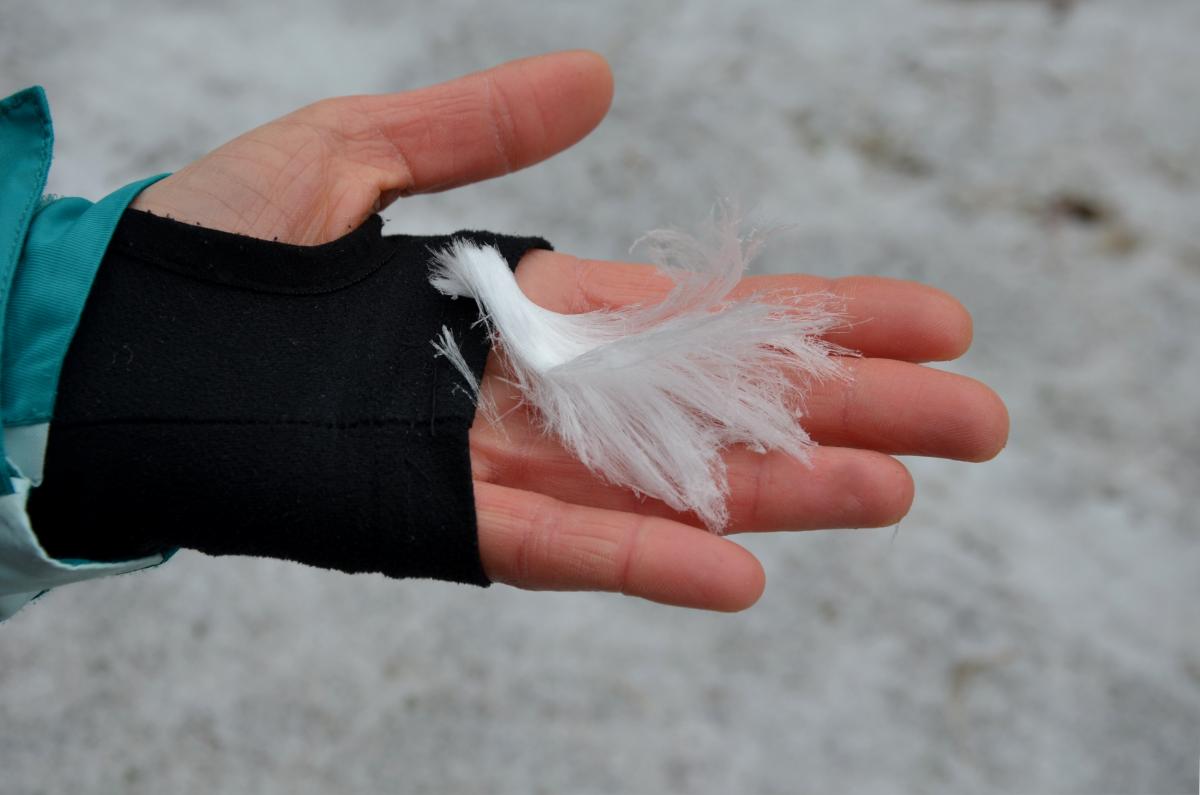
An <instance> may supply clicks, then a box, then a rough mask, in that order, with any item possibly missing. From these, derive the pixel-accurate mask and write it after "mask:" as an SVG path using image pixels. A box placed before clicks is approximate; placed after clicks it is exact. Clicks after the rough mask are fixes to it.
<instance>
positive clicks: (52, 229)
mask: <svg viewBox="0 0 1200 795" xmlns="http://www.w3.org/2000/svg"><path fill="white" fill-rule="evenodd" d="M53 147H54V133H53V126H52V124H51V119H50V109H49V106H48V104H47V102H46V96H45V93H44V92H43V91H42V89H41V88H40V87H38V86H34V87H32V88H28V89H25V90H24V91H21V92H18V93H17V94H14V95H12V96H10V97H7V98H5V99H3V100H0V163H2V164H3V167H2V168H0V424H2V425H3V434H0V463H3V464H4V465H5V467H6V471H0V621H2V620H4V619H6V618H8V617H9V616H11V615H12V614H13V613H14V612H16V611H17V610H18V609H19V608H20V607H21V606H22V605H24V604H25V603H26V602H28V601H30V600H31V599H33V598H35V597H36V596H38V595H40V594H41V593H43V592H44V591H46V590H48V589H49V588H52V587H54V586H56V585H62V584H64V583H68V582H76V581H79V580H84V579H90V578H92V577H99V576H104V575H110V574H120V573H123V572H126V571H133V570H135V569H140V568H145V567H147V566H153V565H156V564H158V563H161V562H163V560H165V559H166V557H169V555H166V556H164V555H155V556H153V557H151V558H141V559H138V560H132V561H126V562H120V563H91V562H88V561H62V560H55V559H53V558H51V557H49V556H48V555H46V553H45V551H44V550H43V549H42V547H41V545H40V544H39V543H38V540H37V537H36V535H35V534H34V533H33V530H32V528H31V527H30V523H29V517H28V515H27V514H26V511H25V503H26V497H27V495H28V492H29V489H30V488H31V487H33V486H35V485H37V484H38V483H39V482H40V481H41V469H42V461H43V459H44V456H45V450H46V431H47V428H48V423H49V421H50V418H51V414H52V411H53V408H54V400H55V396H56V392H57V388H58V379H59V373H60V371H61V368H62V363H63V360H64V358H65V357H66V352H67V347H68V346H69V345H70V342H71V339H72V337H73V335H74V333H75V330H76V327H77V326H78V323H79V318H80V315H81V314H82V311H83V306H84V303H85V301H86V300H87V296H88V292H89V291H90V289H91V286H92V281H93V278H94V277H95V274H96V270H97V269H98V268H99V266H100V261H101V260H102V259H103V257H104V253H105V250H106V249H107V247H108V244H109V240H110V239H111V237H112V234H113V231H114V230H115V229H116V226H117V222H118V221H119V220H120V218H121V215H122V214H123V213H124V211H125V208H126V207H128V206H129V204H130V202H132V201H133V199H134V197H136V196H137V194H138V193H139V192H140V191H141V190H143V189H144V188H145V187H146V186H148V185H150V184H152V183H153V182H155V181H157V180H159V179H161V178H162V177H163V176H166V175H165V174H163V175H158V176H155V177H150V178H147V179H143V180H139V181H137V182H134V183H132V184H130V185H126V186H125V187H123V188H121V189H120V190H118V191H116V192H114V193H112V194H110V195H109V196H107V197H105V198H104V199H102V200H100V201H99V202H96V203H95V204H93V203H92V202H90V201H87V200H85V199H78V198H67V199H48V198H43V192H44V190H45V187H46V178H47V176H48V174H49V170H50V160H51V156H52V153H53Z"/></svg>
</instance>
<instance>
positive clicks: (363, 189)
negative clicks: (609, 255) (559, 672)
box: [134, 52, 1008, 610]
mask: <svg viewBox="0 0 1200 795" xmlns="http://www.w3.org/2000/svg"><path fill="white" fill-rule="evenodd" d="M611 96H612V78H611V76H610V73H609V70H608V67H607V65H606V64H605V63H604V61H603V59H601V58H600V57H599V56H597V55H595V54H592V53H587V52H567V53H558V54H554V55H546V56H540V57H536V58H529V59H525V60H521V61H515V62H512V63H509V64H505V65H503V66H500V67H497V68H495V69H491V70H488V71H485V72H480V73H478V74H474V75H470V76H468V77H464V78H461V79H458V80H455V81H452V82H450V83H445V84H442V85H438V86H434V87H431V88H425V89H421V90H418V91H410V92H405V93H399V94H388V95H380V96H360V97H342V98H337V99H331V100H324V101H322V102H319V103H316V104H314V105H310V106H308V107H306V108H302V109H300V110H298V111H296V112H294V113H292V114H289V115H288V116H285V117H284V118H282V119H279V120H277V121H274V122H271V123H269V124H267V125H264V126H263V127H260V128H258V129H256V130H253V131H251V132H249V133H247V134H245V135H243V136H241V137H239V138H237V139H235V140H233V141H231V142H230V143H228V144H226V145H224V146H222V147H221V148H219V149H217V150H216V151H214V152H212V153H211V154H209V155H207V156H206V157H204V158H202V159H201V160H199V161H197V162H196V163H193V164H192V165H190V166H187V167H186V168H184V169H182V170H180V171H179V172H177V173H175V174H173V175H172V176H170V177H168V178H166V179H164V180H162V181H161V182H158V183H156V184H154V185H152V186H151V187H150V188H148V189H147V190H145V191H144V192H143V193H142V194H141V195H140V196H139V197H138V199H137V200H136V201H135V203H134V207H136V208H138V209H143V210H149V211H152V212H155V213H158V214H168V215H171V216H173V217H175V218H177V219H179V220H183V221H189V222H195V223H199V224H202V225H204V226H207V227H210V228H213V229H221V230H224V231H228V232H235V233H239V234H245V235H250V236H253V237H260V238H264V239H268V240H270V239H278V240H281V241H285V242H289V243H295V244H303V245H314V244H319V243H323V242H327V241H330V240H333V239H335V238H337V237H340V236H341V235H342V234H344V233H345V232H347V231H349V230H350V229H352V228H354V227H357V226H358V225H359V224H360V223H361V222H362V221H363V220H364V219H365V218H366V217H367V216H368V215H370V214H371V213H373V212H376V211H378V210H379V209H381V208H382V207H384V206H386V205H388V204H389V203H391V202H392V201H394V200H395V199H397V198H398V197H400V196H404V195H407V194H411V193H422V192H431V191H438V190H445V189H448V188H453V187H456V186H459V185H463V184H466V183H470V182H474V181H478V180H482V179H487V178H490V177H495V176H499V175H502V174H506V173H508V172H511V171H513V170H516V169H519V168H523V167H525V166H527V165H531V164H533V163H536V162H538V161H540V160H543V159H545V158H546V157H549V156H551V155H553V154H554V153H556V152H558V151H560V150H562V149H565V148H566V147H568V146H570V145H571V144H573V143H575V142H576V141H577V140H579V139H580V138H582V137H583V136H584V135H586V134H587V133H588V132H589V131H590V130H591V129H592V128H593V127H595V125H596V124H597V123H599V121H600V119H601V118H602V117H603V116H604V113H605V111H606V110H607V108H608V105H609V102H610V100H611ZM517 278H518V281H519V283H520V284H521V286H522V289H523V290H524V291H525V292H526V293H527V294H528V295H529V296H530V297H531V298H532V299H533V300H535V301H537V302H538V303H540V304H542V305H543V306H546V307H548V308H551V309H555V310H557V311H560V312H581V311H587V310H590V309H595V308H599V307H605V306H618V305H622V304H627V303H632V302H646V301H652V300H654V298H655V297H656V296H659V295H661V294H663V292H664V291H665V289H666V287H667V286H668V284H667V282H665V280H664V279H663V277H662V276H660V275H659V274H657V272H656V271H655V270H654V269H652V268H650V267H648V266H645V265H637V264H630V263H613V262H598V261H591V260H582V259H579V258H576V257H573V256H570V255H567V254H560V253H552V252H546V251H534V252H530V253H529V254H527V255H526V256H525V258H524V259H523V260H522V261H521V263H520V265H519V267H518V268H517ZM743 289H746V290H753V291H758V290H764V289H765V290H774V289H781V290H787V291H793V292H794V291H802V292H807V291H817V290H821V291H829V292H833V293H835V294H838V295H841V296H843V297H845V299H846V306H847V311H848V314H849V323H848V324H847V329H846V330H845V331H843V332H842V333H840V334H839V335H838V338H837V342H838V343H839V344H841V345H844V346H846V347H849V348H853V349H856V350H858V351H860V352H861V353H862V354H863V358H861V359H848V360H847V361H846V366H847V368H848V369H850V370H851V372H852V375H853V378H852V379H850V380H849V381H847V382H845V383H836V384H834V383H831V384H827V385H825V386H822V387H818V388H817V391H816V392H815V393H814V394H812V395H811V396H810V397H809V400H808V403H807V412H806V419H805V427H806V429H807V430H808V432H809V433H810V434H811V436H812V437H813V438H814V439H815V440H816V441H817V442H819V443H820V444H821V446H820V447H819V448H817V449H816V450H815V452H814V455H813V466H812V467H811V468H806V467H804V466H803V465H801V464H800V463H798V462H796V461H794V460H791V459H789V458H788V457H786V456H784V455H781V454H778V453H768V454H765V455H761V454H757V453H753V452H751V451H748V450H740V449H735V450H731V451H730V452H729V453H728V454H727V457H726V460H727V464H728V468H729V480H730V486H731V495H730V515H731V524H730V531H731V532H753V531H768V530H805V529H817V528H841V527H875V526H884V525H889V524H893V523H895V522H896V521H898V520H899V519H900V517H902V516H903V515H904V514H905V513H906V512H907V510H908V508H909V506H910V504H911V502H912V497H913V484H912V479H911V478H910V477H909V475H908V472H907V470H906V469H905V468H904V466H903V465H902V464H901V463H900V462H898V461H897V460H896V459H895V458H893V457H892V456H893V455H896V454H914V455H930V456H940V457H945V458H954V459H961V460H970V461H980V460H985V459H987V458H990V457H992V456H994V455H995V454H996V453H997V452H998V451H999V450H1000V449H1001V447H1002V446H1003V445H1004V442H1005V439H1006V437H1007V432H1008V417H1007V413H1006V411H1005V409H1004V405H1003V404H1002V403H1001V402H1000V399H999V398H998V397H997V396H996V395H995V393H993V392H992V391H991V390H990V389H988V388H987V387H986V386H984V385H983V384H981V383H979V382H977V381H974V380H972V379H969V378H966V377H963V376H959V375H954V374H950V373H946V372H942V371H939V370H934V369H931V368H927V367H922V366H920V364H918V363H919V362H925V361H936V360H946V359H953V358H955V357H957V356H959V355H961V354H962V353H963V352H964V351H965V350H966V349H967V347H968V345H969V344H970V341H971V320H970V316H969V315H968V314H967V312H966V310H965V309H964V308H963V307H962V306H961V305H960V304H959V303H958V302H957V301H956V300H954V299H953V298H952V297H951V296H949V295H947V294H945V293H943V292H941V291H939V290H936V289H933V288H930V287H926V286H923V285H919V284H915V283H911V282H903V281H896V280H891V279H882V278H874V277H854V278H849V279H840V280H828V279H822V278H819V277H814V276H800V275H795V276H791V275H789V276H763V277H751V278H749V279H747V280H746V281H745V283H744V285H743ZM501 372H502V364H501V363H500V362H499V361H498V356H497V355H493V357H492V359H490V360H489V362H488V368H487V371H486V373H485V377H484V384H483V389H484V390H485V392H486V393H487V394H488V395H489V396H490V397H491V398H492V399H493V400H495V401H496V403H497V404H498V405H499V406H500V407H501V409H502V411H501V413H502V414H503V415H504V420H503V422H502V425H501V426H500V427H494V426H492V425H490V424H489V423H487V422H484V421H480V422H477V423H476V424H475V426H474V427H473V428H472V431H471V463H472V469H473V473H474V479H475V500H476V507H477V512H478V527H479V547H480V555H481V557H482V560H483V565H484V569H485V570H486V571H487V573H488V575H489V576H490V577H491V578H492V579H494V580H497V581H499V582H506V583H509V584H512V585H516V586H519V587H523V588H534V589H539V588H540V589H558V590H566V589H589V590H608V591H620V592H623V593H627V594H632V595H636V596H642V597H645V598H648V599H653V600H655V601H660V602H666V603H669V604H678V605H687V606H693V607H703V608H709V609H717V610H737V609H741V608H744V607H747V606H749V605H750V604H753V603H754V601H755V600H757V598H758V597H759V595H760V594H761V593H762V589H763V586H764V576H763V572H762V568H761V566H760V565H759V563H758V561H757V560H756V559H755V558H754V557H753V556H752V555H751V554H750V553H749V552H747V551H746V550H744V549H743V548H742V547H740V546H738V545H737V544H735V543H733V542H732V541H730V540H728V539H727V538H722V537H717V536H713V535H711V534H709V533H708V532H707V531H705V530H703V529H701V528H700V527H699V522H698V521H697V520H696V519H695V517H692V516H689V515H681V514H678V513H675V512H674V511H672V510H671V509H669V508H668V507H666V506H665V505H662V504H661V503H658V502H656V501H653V500H642V499H639V498H638V497H637V496H635V495H634V494H633V493H631V492H629V491H627V490H624V489H620V488H617V487H614V486H611V485H608V484H605V483H604V482H603V481H601V480H599V479H598V478H596V477H595V476H594V475H592V474H591V473H590V472H589V471H588V470H587V469H586V468H584V467H583V466H582V465H581V464H580V463H578V462H577V461H575V460H574V459H573V458H572V457H571V456H570V454H569V453H567V452H566V451H565V450H564V449H563V448H562V447H561V446H560V445H559V444H557V443H556V442H555V441H554V440H553V439H551V438H548V437H546V436H545V435H544V434H542V433H541V432H540V431H539V429H538V427H537V424H536V421H535V420H534V418H532V417H531V416H530V415H529V414H528V413H527V412H525V411H523V410H521V409H519V408H518V409H517V410H514V411H504V410H503V409H505V408H507V407H509V406H511V405H513V404H514V402H515V401H516V397H515V396H514V395H513V394H512V393H511V390H510V388H509V387H508V386H507V384H506V383H505V382H504V381H503V380H502V379H501V378H500V377H499V374H500V373H501Z"/></svg>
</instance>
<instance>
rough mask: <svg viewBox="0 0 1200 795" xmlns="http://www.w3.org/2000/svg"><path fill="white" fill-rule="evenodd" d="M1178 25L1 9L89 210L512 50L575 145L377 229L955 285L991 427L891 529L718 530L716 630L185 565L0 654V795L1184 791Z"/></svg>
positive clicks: (1193, 469) (855, 13)
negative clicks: (547, 94)
mask: <svg viewBox="0 0 1200 795" xmlns="http://www.w3.org/2000/svg"><path fill="white" fill-rule="evenodd" d="M1198 34H1200V3H1197V2H1195V0H1147V1H1146V2H1135V1H1134V0H1124V1H1122V0H1080V1H1079V2H1035V1H1034V0H956V1H952V0H876V2H870V3H866V2H854V3H848V2H835V1H834V0H826V1H824V2H822V1H820V0H812V1H810V2H797V0H778V1H777V2H761V3H718V2H706V3H682V2H663V3H643V2H634V0H623V1H622V2H607V3H582V2H579V3H569V2H561V3H554V4H550V3H535V2H532V1H531V2H524V3H507V4H505V3H495V2H441V3H438V4H436V5H435V4H433V3H412V2H382V0H352V1H348V2H343V3H341V4H340V5H336V6H335V5H334V4H329V3H325V4H316V3H314V4H311V5H308V6H304V5H301V4H299V3H282V2H279V3H265V2H258V3H234V2H209V3H204V4H201V3H190V2H183V0H177V1H176V2H156V3H149V2H121V3H104V2H86V3H85V2H82V1H81V2H74V3H71V2H58V3H51V2H46V3H36V4H35V3H18V2H16V0H0V94H7V93H10V92H11V91H14V90H17V89H19V88H21V87H24V86H25V85H28V84H31V83H34V82H39V83H42V84H43V85H45V86H46V88H47V90H48V92H49V95H50V98H51V102H52V106H53V109H54V113H55V117H56V125H57V136H58V144H57V147H58V148H57V160H56V165H55V170H54V173H53V177H52V185H51V187H52V189H53V190H55V191H56V192H61V193H74V194H83V195H91V196H98V195H102V194H103V193H106V192H107V191H109V190H112V189H114V188H115V187H117V186H119V185H121V184H124V183H125V182H127V181H130V180H133V179H135V178H137V177H140V176H143V175H146V174H149V173H154V172H158V171H162V170H171V169H175V168H178V167H179V166H181V165H183V164H185V163H186V162H188V161H189V160H191V159H193V158H195V157H197V156H199V155H200V154H202V153H203V152H205V151H206V150H207V149H209V148H212V147H214V146H216V145H217V144H219V143H221V142H222V141H223V140H225V139H227V138H229V137H231V136H233V135H235V134H237V133H239V132H242V131H244V130H245V129H248V128H249V127H251V126H253V125H255V124H258V123H261V122H263V121H266V120H268V119H270V118H272V117H274V116H277V115H280V114H282V113H284V112H286V111H288V110H291V109H293V108H294V107H296V106H299V105H301V104H303V103H306V102H309V101H312V100H315V99H319V98H321V97H324V96H330V95H336V94H344V93H361V92H376V91H386V90H399V89H403V88H408V87H415V86H418V85H422V84H425V83H429V82H433V81H437V80H441V79H446V78H449V77H452V76H455V75H458V74H460V73H463V72H466V71H470V70H473V69H477V68H482V67H485V66H488V65H491V64H494V63H497V62H499V61H502V60H505V59H508V58H510V57H516V56H521V55H526V54H531V53H535V52H540V51H545V50H552V49H561V48H568V47H591V48H594V49H596V50H598V51H600V52H602V53H603V54H605V55H606V56H607V57H608V58H609V60H610V61H611V62H612V64H613V66H614V69H615V72H616V79H617V96H616V101H615V104H614V107H613V110H612V113H611V115H610V117H609V119H608V120H607V122H606V123H605V124H604V125H603V126H602V127H601V128H600V129H599V130H598V131H597V132H595V133H594V134H593V135H592V136H591V137H590V138H588V139H587V140H586V141H584V142H583V143H582V144H580V145H579V146H578V147H577V148H576V149H574V150H572V151H571V152H570V153H568V154H566V155H564V156H562V157H560V158H558V159H556V160H553V161H551V162H549V163H547V164H544V165H542V166H539V167H537V168H534V169H532V170H530V171H527V172H524V173H521V174H518V175H514V176H511V177H508V178H505V179H503V180H500V181H495V182H491V183H487V184H483V185H479V186H475V187H471V188H468V189H463V190H459V191H455V192H452V193H448V194H443V195H437V196H429V197H421V198H415V199H410V200H406V201H404V202H402V203H401V204H400V205H398V206H396V207H393V208H392V210H391V211H390V215H389V218H390V223H391V228H392V229H393V230H394V231H430V232H432V231H445V230H451V229H457V228H461V227H492V228H496V229H500V230H506V231H512V232H533V233H539V234H545V235H547V236H548V237H550V238H551V239H552V240H553V241H554V242H555V244H556V245H557V246H558V247H559V248H560V249H562V250H567V251H571V252H574V253H579V254H586V255H589V256H595V257H612V258H619V257H622V256H625V255H626V251H627V248H628V245H629V244H630V243H631V242H632V241H633V240H634V239H635V238H636V237H637V235H638V234H640V233H641V232H642V231H644V230H645V229H646V228H649V227H652V226H659V225H664V224H675V225H688V224H690V223H692V222H693V221H695V220H696V219H697V218H699V217H701V216H702V215H704V214H705V213H706V212H707V211H708V209H709V207H710V206H711V204H712V203H713V201H714V200H715V199H716V198H717V197H718V196H720V195H737V196H741V197H742V198H743V201H744V203H745V204H751V205H752V207H753V210H754V213H753V215H754V217H755V218H756V219H758V220H762V221H787V222H794V223H795V224H796V228H795V230H794V231H793V232H792V233H791V234H790V236H789V237H788V238H787V240H786V242H785V243H783V244H779V245H776V246H775V247H774V248H773V249H772V250H771V251H770V252H769V254H768V256H767V257H766V260H765V263H764V267H766V268H767V269H770V270H779V271H782V270H792V269H796V270H810V271H814V272H819V273H823V274H828V275H844V274H851V273H875V274H883V275H891V276H899V277H906V278H915V279H920V280H924V281H928V282H930V283H933V284H936V285H938V286H940V287H943V288H945V289H948V290H950V291H952V292H954V293H955V294H957V295H958V296H960V297H961V298H962V299H963V300H964V301H965V303H966V304H967V305H968V307H969V308H970V309H971V310H972V311H973V313H974V315H975V319H976V344H975V347H974V349H973V350H972V352H971V353H970V354H969V355H968V356H967V357H966V358H965V359H963V360H962V361H961V362H959V363H956V364H955V365H954V366H953V367H954V369H955V370H957V371H960V372H965V373H970V374H971V375H973V376H976V377H979V378H982V379H983V380H985V381H987V382H989V383H991V384H993V385H994V386H995V387H996V388H997V389H998V391H999V392H1000V393H1001V395H1002V396H1003V397H1004V398H1005V399H1006V401H1007V402H1008V405H1009V408H1010V410H1011V412H1012V422H1013V433H1012V441H1011V443H1010V446H1009V448H1008V449H1007V450H1006V451H1005V452H1004V453H1003V454H1002V455H1001V456H1000V458H998V459H997V460H996V461H994V462H992V463H989V464H985V465H980V466H969V465H965V464H955V463H948V462H936V461H926V460H911V461H908V462H907V463H909V464H910V465H911V466H912V468H913V470H914V474H915V476H916V479H917V484H918V492H919V494H918V500H917V503H916V506H915V508H914V510H913V512H912V514H911V515H910V516H909V517H908V519H906V520H905V522H904V523H903V525H902V526H901V527H900V528H899V530H898V532H896V531H893V530H891V529H887V530H879V531H860V532H846V533H815V534H808V535H804V536H790V535H786V534H780V535H774V536H760V537H754V538H745V539H743V540H744V542H745V543H746V544H747V545H748V546H749V547H750V548H751V549H752V550H753V551H754V552H755V553H756V554H758V555H760V556H761V557H762V558H763V560H764V562H765V564H766V566H767V569H768V574H769V577H770V585H769V587H768V590H767V593H766V595H765V597H764V598H763V600H762V602H761V603H760V604H759V605H758V606H757V607H755V608H754V609H752V610H751V611H749V612H748V613H745V614H742V615H737V616H717V615H706V614H701V613H696V612H688V611H679V610H672V609H668V608H663V607H658V606H655V605H651V604H646V603H641V602H635V601H632V600H627V599H621V598H617V597H609V596H601V595H587V594H575V595H565V594H527V593H520V592H516V591H513V590H511V589H506V588H502V587H496V588H493V589H491V590H490V591H486V592H484V591H477V590H474V589H468V588H460V587H454V586H448V585H442V584H430V583H417V582H404V583H398V582H393V581H387V580H384V579H383V578H381V577H347V576H342V575H338V574H331V573H324V572H320V571H315V570H309V569H304V568H300V567H296V566H290V565H287V564H283V563H274V562H270V561H257V560H217V559H211V558H205V557H202V556H200V555H196V554H188V553H182V554H180V555H179V556H178V557H177V558H176V559H175V560H174V561H172V562H171V563H170V564H169V565H167V566H165V567H163V568H161V569H158V570H155V571H153V572H150V573H146V574H140V575H134V576H127V577H122V578H116V579H111V580H108V581H102V582H93V583H87V584H83V585H78V586H72V587H69V588H64V589H61V590H60V591H58V592H55V593H53V594H51V595H50V596H49V597H47V598H46V599H45V600H43V601H42V602H40V603H38V604H36V605H34V606H32V607H31V608H28V609H26V610H25V611H24V612H22V613H21V614H20V615H18V616H17V617H16V618H15V619H14V620H13V621H11V622H10V623H8V624H6V625H5V626H4V627H2V628H0V737H2V738H3V741H2V742H0V791H2V792H4V793H6V794H7V793H51V792H127V793H159V792H171V793H193V792H194V793H209V792H214V791H216V792H221V791H240V792H259V793H273V792H287V793H307V792H385V791H404V792H453V793H477V792H478V793H484V792H489V793H490V792H496V793H533V792H547V793H549V792H573V793H606V792H638V793H642V792H644V793H671V792H680V793H684V792H686V793H702V792H703V793H795V792H850V793H873V792H880V793H888V792H953V793H968V792H1012V793H1041V792H1055V793H1132V792H1139V793H1191V792H1195V791H1196V789H1197V781H1196V775H1197V757H1198V754H1200V521H1198V520H1197V518H1196V512H1195V506H1194V500H1195V497H1196V492H1197V487H1198V486H1200V422H1198V420H1200V409H1198V408H1197V405H1198V396H1200V196H1198V193H1197V189H1198V187H1200V99H1198V97H1200V46H1198V45H1197V37H1198Z"/></svg>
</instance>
